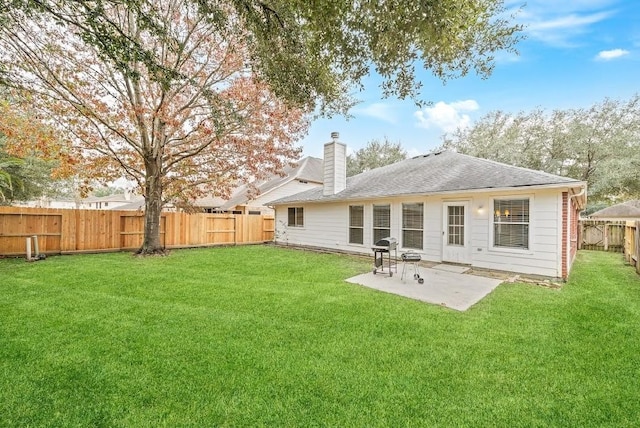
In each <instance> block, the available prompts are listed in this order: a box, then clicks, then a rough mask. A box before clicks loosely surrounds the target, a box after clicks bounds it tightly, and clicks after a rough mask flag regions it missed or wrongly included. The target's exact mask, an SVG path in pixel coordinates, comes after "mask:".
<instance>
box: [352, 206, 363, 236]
mask: <svg viewBox="0 0 640 428" xmlns="http://www.w3.org/2000/svg"><path fill="white" fill-rule="evenodd" d="M363 243H364V207H363V206H362V205H350V206H349V244H363Z"/></svg>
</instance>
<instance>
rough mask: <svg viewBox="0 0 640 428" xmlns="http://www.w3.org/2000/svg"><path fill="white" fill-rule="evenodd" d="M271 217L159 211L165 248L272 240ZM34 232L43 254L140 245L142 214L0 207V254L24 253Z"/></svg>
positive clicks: (135, 212)
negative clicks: (27, 241)
mask: <svg viewBox="0 0 640 428" xmlns="http://www.w3.org/2000/svg"><path fill="white" fill-rule="evenodd" d="M273 226H274V218H273V216H265V215H246V214H242V215H241V214H233V215H231V214H204V213H203V214H186V213H162V217H161V220H160V234H161V235H160V239H161V242H162V243H163V245H164V246H165V247H166V248H184V247H199V246H211V245H234V244H253V243H261V242H268V241H272V240H273V237H274V228H273ZM33 235H37V236H38V243H39V247H40V252H42V253H47V254H56V253H58V254H59V253H74V252H96V251H121V250H134V249H137V248H139V247H140V246H141V245H142V240H143V236H144V214H143V213H141V212H137V211H117V210H71V209H52V208H24V207H0V255H3V256H15V255H25V247H26V238H27V237H29V236H33Z"/></svg>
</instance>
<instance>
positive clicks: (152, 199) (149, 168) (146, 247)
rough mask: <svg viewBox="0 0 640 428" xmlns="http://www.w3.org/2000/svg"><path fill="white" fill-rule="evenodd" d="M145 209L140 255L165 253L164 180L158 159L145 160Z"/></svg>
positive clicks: (138, 252)
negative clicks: (162, 222)
mask: <svg viewBox="0 0 640 428" xmlns="http://www.w3.org/2000/svg"><path fill="white" fill-rule="evenodd" d="M145 165H146V172H147V174H146V177H145V211H144V240H143V241H142V247H140V249H139V250H138V251H137V252H136V254H140V255H149V254H165V249H164V246H163V245H162V239H161V238H160V215H161V213H162V180H161V174H160V171H161V167H160V165H158V161H157V159H150V160H146V161H145Z"/></svg>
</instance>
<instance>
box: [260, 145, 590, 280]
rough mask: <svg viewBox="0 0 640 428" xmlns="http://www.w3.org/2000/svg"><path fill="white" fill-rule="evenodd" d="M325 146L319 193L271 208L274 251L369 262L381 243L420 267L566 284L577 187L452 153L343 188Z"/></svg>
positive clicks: (380, 171) (337, 156) (340, 164)
mask: <svg viewBox="0 0 640 428" xmlns="http://www.w3.org/2000/svg"><path fill="white" fill-rule="evenodd" d="M345 155H346V147H345V145H344V144H342V143H340V142H338V141H337V138H334V141H332V142H330V143H327V144H326V145H325V159H324V185H323V186H322V187H319V188H315V189H311V190H309V191H306V192H303V193H298V194H295V195H293V196H289V197H284V198H281V199H278V200H276V201H272V202H271V205H272V206H274V208H275V212H276V236H278V238H277V239H278V240H279V241H280V242H282V243H285V242H286V243H287V244H289V245H300V246H309V247H319V248H326V249H334V250H340V251H348V252H355V253H364V254H371V247H372V246H373V245H374V244H375V242H376V241H378V240H379V239H381V238H384V237H387V236H392V237H396V238H397V239H398V249H399V251H409V250H411V251H415V252H418V253H419V254H420V255H421V257H422V259H423V260H429V261H434V262H445V263H446V262H449V263H457V264H464V265H469V266H472V267H478V268H487V269H497V270H503V271H511V272H519V273H524V274H533V275H543V276H548V277H555V278H566V277H567V275H568V273H569V270H570V268H571V264H572V262H573V259H574V257H575V253H576V251H577V226H578V213H579V212H580V211H581V210H582V209H583V208H584V206H585V204H586V183H585V182H583V181H578V180H574V179H570V178H566V177H560V176H556V175H552V174H547V173H544V172H540V171H534V170H529V169H525V168H518V167H514V166H510V165H506V164H502V163H498V162H493V161H489V160H486V159H479V158H475V157H471V156H467V155H462V154H459V153H455V152H451V151H442V152H437V153H431V154H428V155H423V156H417V157H414V158H412V159H407V160H405V161H402V162H398V163H395V164H393V165H388V166H385V167H381V168H377V169H374V170H370V171H367V172H364V173H362V174H359V175H356V176H354V177H350V178H346V174H345V171H344V168H345V165H346V162H345V159H344V156H345Z"/></svg>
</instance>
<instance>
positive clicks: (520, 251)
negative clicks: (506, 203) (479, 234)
mask: <svg viewBox="0 0 640 428" xmlns="http://www.w3.org/2000/svg"><path fill="white" fill-rule="evenodd" d="M513 199H529V248H527V249H524V248H508V247H496V246H495V245H494V241H495V236H494V233H493V225H494V224H495V223H494V221H493V215H494V211H493V208H494V201H496V200H498V201H503V200H513ZM489 207H490V208H491V210H490V211H489V227H488V229H489V230H488V233H489V241H488V242H489V252H494V253H511V254H523V255H531V254H533V253H534V251H533V249H532V247H533V229H534V220H535V219H534V212H535V210H534V207H535V200H534V197H533V194H530V193H527V194H521V195H500V196H491V197H490V198H489Z"/></svg>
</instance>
